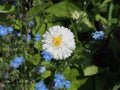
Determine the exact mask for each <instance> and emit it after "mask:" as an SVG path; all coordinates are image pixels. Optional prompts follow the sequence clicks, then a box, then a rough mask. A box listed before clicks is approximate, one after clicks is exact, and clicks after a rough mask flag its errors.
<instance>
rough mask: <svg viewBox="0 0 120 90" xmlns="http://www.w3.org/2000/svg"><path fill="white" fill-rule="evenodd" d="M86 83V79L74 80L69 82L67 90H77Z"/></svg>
mask: <svg viewBox="0 0 120 90" xmlns="http://www.w3.org/2000/svg"><path fill="white" fill-rule="evenodd" d="M86 81H87V78H83V79H80V80H77V79H74V80H73V81H71V87H70V88H69V89H68V90H78V88H79V87H81V86H82V85H84V84H85V83H86Z"/></svg>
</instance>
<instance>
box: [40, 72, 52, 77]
mask: <svg viewBox="0 0 120 90" xmlns="http://www.w3.org/2000/svg"><path fill="white" fill-rule="evenodd" d="M50 75H51V71H49V70H47V71H45V72H44V73H43V74H42V75H41V77H42V78H43V79H45V78H47V77H49V76H50Z"/></svg>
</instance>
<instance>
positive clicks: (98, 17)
mask: <svg viewBox="0 0 120 90" xmlns="http://www.w3.org/2000/svg"><path fill="white" fill-rule="evenodd" d="M95 18H96V20H97V21H100V22H102V23H103V24H107V20H106V19H105V18H104V17H102V16H101V15H100V14H97V15H96V16H95Z"/></svg>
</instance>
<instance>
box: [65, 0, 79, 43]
mask: <svg viewBox="0 0 120 90" xmlns="http://www.w3.org/2000/svg"><path fill="white" fill-rule="evenodd" d="M65 5H66V10H67V12H68V16H69V18H71V14H70V10H69V8H68V0H65ZM69 20H70V22H71V24H72V27H73V31H74V33H75V39H76V42H79V40H78V37H77V32H76V27H75V24H74V22H73V21H72V20H71V19H69Z"/></svg>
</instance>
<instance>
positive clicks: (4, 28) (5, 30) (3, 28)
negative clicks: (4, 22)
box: [0, 26, 8, 36]
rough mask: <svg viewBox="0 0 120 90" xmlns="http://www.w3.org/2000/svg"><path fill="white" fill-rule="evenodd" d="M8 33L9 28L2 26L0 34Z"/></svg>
mask: <svg viewBox="0 0 120 90" xmlns="http://www.w3.org/2000/svg"><path fill="white" fill-rule="evenodd" d="M7 34H8V31H7V28H6V27H3V26H0V36H6V35H7Z"/></svg>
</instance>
